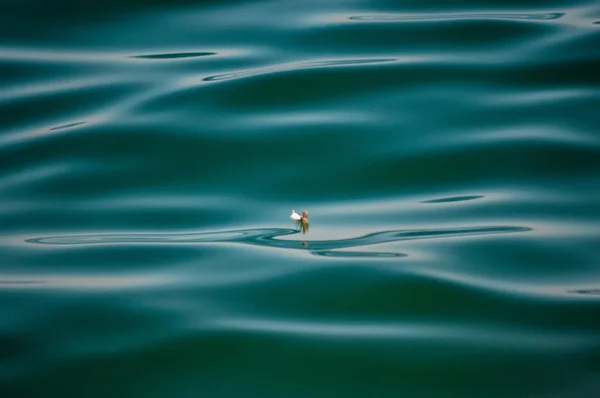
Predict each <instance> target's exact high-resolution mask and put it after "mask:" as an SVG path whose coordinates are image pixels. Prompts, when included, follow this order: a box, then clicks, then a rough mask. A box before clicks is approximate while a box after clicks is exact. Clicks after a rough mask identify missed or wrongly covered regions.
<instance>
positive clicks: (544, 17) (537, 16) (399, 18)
mask: <svg viewBox="0 0 600 398" xmlns="http://www.w3.org/2000/svg"><path fill="white" fill-rule="evenodd" d="M565 15H566V13H564V12H543V13H497V12H492V13H464V14H454V13H452V14H423V15H402V14H382V15H357V16H351V17H348V19H350V20H352V21H370V22H412V21H445V20H455V19H470V20H478V19H508V20H531V21H549V20H554V19H559V18H562V17H563V16H565Z"/></svg>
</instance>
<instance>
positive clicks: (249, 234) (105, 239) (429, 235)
mask: <svg viewBox="0 0 600 398" xmlns="http://www.w3.org/2000/svg"><path fill="white" fill-rule="evenodd" d="M527 231H531V228H527V227H510V226H497V227H494V226H490V227H472V228H449V229H438V230H427V229H424V230H396V231H383V232H376V233H372V234H368V235H365V236H360V237H356V238H350V239H338V240H325V241H311V240H301V241H298V240H295V241H292V240H280V239H276V238H277V237H280V236H286V235H293V234H298V233H299V232H298V231H297V230H295V229H285V228H272V229H247V230H234V231H219V232H202V233H195V234H194V233H186V234H140V235H136V234H106V235H81V236H64V237H60V236H57V237H42V238H32V239H27V242H28V243H37V244H46V245H91V244H105V245H106V244H111V243H112V244H114V243H119V244H127V243H130V244H152V243H159V244H164V243H208V242H210V243H226V242H231V243H243V244H248V245H256V246H263V247H276V248H280V249H295V250H308V251H310V252H311V253H312V254H316V255H320V256H325V257H369V256H373V257H378V258H382V257H399V256H406V255H405V254H402V253H370V252H364V253H361V252H334V251H333V250H336V249H347V248H354V247H359V246H368V245H376V244H380V243H389V242H400V241H406V240H415V239H437V238H444V237H459V236H470V235H487V234H499V233H514V232H527Z"/></svg>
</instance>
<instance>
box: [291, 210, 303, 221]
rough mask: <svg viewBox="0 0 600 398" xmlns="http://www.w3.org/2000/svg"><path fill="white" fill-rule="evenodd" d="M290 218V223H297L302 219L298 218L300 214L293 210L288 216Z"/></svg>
mask: <svg viewBox="0 0 600 398" xmlns="http://www.w3.org/2000/svg"><path fill="white" fill-rule="evenodd" d="M290 218H291V219H292V221H298V220H300V219H301V218H302V217H300V214H298V213H296V211H295V210H292V214H290Z"/></svg>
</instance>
